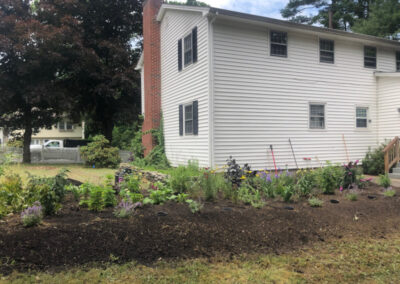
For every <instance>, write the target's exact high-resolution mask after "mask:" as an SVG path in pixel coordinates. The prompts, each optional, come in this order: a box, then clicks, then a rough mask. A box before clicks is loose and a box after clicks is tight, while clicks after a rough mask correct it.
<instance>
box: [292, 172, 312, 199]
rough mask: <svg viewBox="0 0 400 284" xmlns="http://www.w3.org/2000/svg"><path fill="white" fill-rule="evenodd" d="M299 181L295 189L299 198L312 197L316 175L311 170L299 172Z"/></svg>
mask: <svg viewBox="0 0 400 284" xmlns="http://www.w3.org/2000/svg"><path fill="white" fill-rule="evenodd" d="M298 175H299V179H298V181H297V183H296V186H295V189H296V192H297V193H298V195H299V196H301V197H307V196H310V194H311V192H312V190H313V188H314V187H315V184H316V179H315V174H314V172H313V171H311V170H305V171H299V173H298Z"/></svg>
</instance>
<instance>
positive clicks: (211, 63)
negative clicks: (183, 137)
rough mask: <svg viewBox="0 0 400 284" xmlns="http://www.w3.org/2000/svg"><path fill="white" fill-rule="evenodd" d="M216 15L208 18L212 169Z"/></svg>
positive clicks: (210, 160) (211, 165)
mask: <svg viewBox="0 0 400 284" xmlns="http://www.w3.org/2000/svg"><path fill="white" fill-rule="evenodd" d="M215 19H216V15H215V14H212V13H210V14H209V16H208V20H209V21H208V69H209V70H208V88H209V96H208V128H209V133H208V139H209V141H208V147H209V158H208V161H209V166H210V168H214V166H215V165H214V26H213V24H214V22H215Z"/></svg>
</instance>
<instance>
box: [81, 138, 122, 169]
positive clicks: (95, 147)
mask: <svg viewBox="0 0 400 284" xmlns="http://www.w3.org/2000/svg"><path fill="white" fill-rule="evenodd" d="M80 152H81V156H82V159H83V160H85V163H86V165H88V166H95V167H96V168H116V167H117V166H118V165H119V163H120V162H121V158H120V156H119V150H118V148H115V147H111V145H110V142H109V141H108V140H107V139H106V138H105V137H104V136H102V135H97V136H94V137H93V141H92V142H91V143H89V144H88V145H87V146H84V147H81V148H80Z"/></svg>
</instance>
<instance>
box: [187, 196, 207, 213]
mask: <svg viewBox="0 0 400 284" xmlns="http://www.w3.org/2000/svg"><path fill="white" fill-rule="evenodd" d="M186 203H187V204H189V209H190V211H191V212H192V213H193V214H195V213H197V212H199V211H200V210H201V209H202V208H203V206H204V205H203V204H202V203H199V202H197V201H194V200H192V199H188V200H186Z"/></svg>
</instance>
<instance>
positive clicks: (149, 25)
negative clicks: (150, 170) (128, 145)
mask: <svg viewBox="0 0 400 284" xmlns="http://www.w3.org/2000/svg"><path fill="white" fill-rule="evenodd" d="M162 3H163V0H146V1H145V2H144V3H143V55H144V65H143V66H144V86H142V88H144V108H145V109H144V121H143V127H142V129H143V132H146V131H149V130H151V129H157V128H158V127H159V126H160V120H161V51H160V23H159V22H157V20H156V17H157V14H158V11H159V10H160V7H161V5H162ZM154 142H155V141H153V137H152V135H151V134H145V135H143V138H142V143H143V146H144V148H145V150H144V155H145V156H146V155H148V154H149V153H150V151H151V150H152V149H153V147H154V146H155V143H154Z"/></svg>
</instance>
